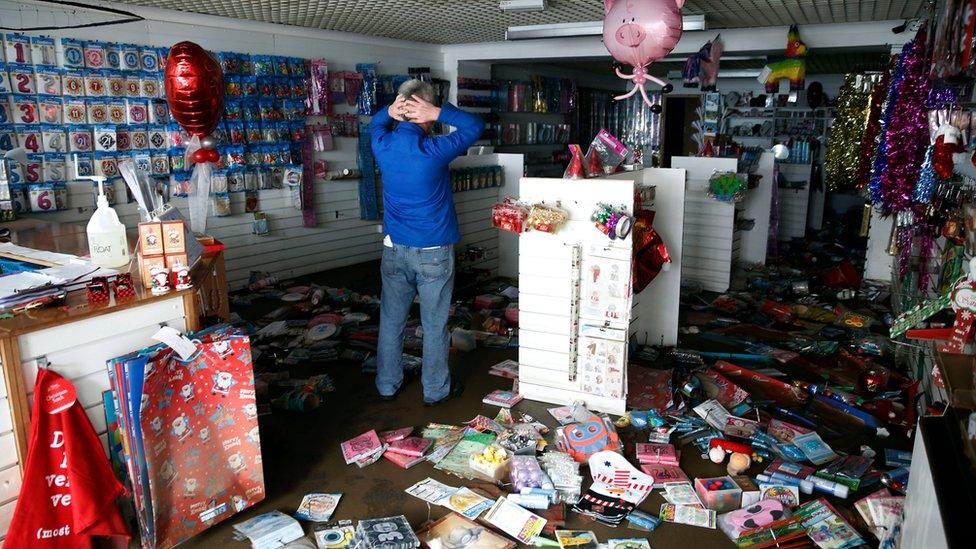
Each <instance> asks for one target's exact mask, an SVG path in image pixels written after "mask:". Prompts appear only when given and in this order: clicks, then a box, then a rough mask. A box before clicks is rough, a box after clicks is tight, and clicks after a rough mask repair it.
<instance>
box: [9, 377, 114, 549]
mask: <svg viewBox="0 0 976 549" xmlns="http://www.w3.org/2000/svg"><path fill="white" fill-rule="evenodd" d="M122 491H123V488H122V485H121V484H120V483H119V481H118V480H117V479H116V478H115V474H114V473H113V472H112V466H111V465H110V463H109V460H108V457H107V456H106V455H105V450H103V449H102V443H101V441H100V440H99V439H98V435H97V434H95V429H94V428H92V425H91V422H90V421H89V419H88V415H87V414H86V413H85V409H84V408H83V407H82V405H81V404H79V403H78V401H77V397H76V393H75V388H74V385H72V384H71V382H70V381H68V380H67V379H65V378H63V377H61V376H60V375H58V374H56V373H54V372H52V371H50V370H46V369H42V370H40V371H39V372H38V374H37V380H36V382H35V384H34V406H33V409H32V413H31V429H30V441H29V446H28V453H27V467H26V468H25V470H24V481H23V484H22V485H21V488H20V497H19V499H18V500H17V508H16V509H15V510H14V516H13V519H12V520H11V522H10V529H9V530H8V531H7V539H6V540H4V546H6V547H44V548H55V547H57V548H61V547H64V548H72V549H75V548H81V547H91V546H92V536H125V537H126V538H128V537H129V531H128V528H126V526H125V523H124V522H123V521H122V517H121V516H120V515H119V510H118V507H117V506H116V505H115V499H116V498H117V497H118V496H119V495H120V494H122Z"/></svg>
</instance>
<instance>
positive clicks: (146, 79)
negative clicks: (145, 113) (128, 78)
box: [139, 73, 160, 99]
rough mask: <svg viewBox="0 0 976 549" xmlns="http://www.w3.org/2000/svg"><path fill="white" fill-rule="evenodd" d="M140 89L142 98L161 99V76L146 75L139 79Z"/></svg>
mask: <svg viewBox="0 0 976 549" xmlns="http://www.w3.org/2000/svg"><path fill="white" fill-rule="evenodd" d="M139 89H140V95H141V96H142V97H146V98H150V99H151V98H156V97H159V90H160V86H159V76H157V75H156V74H155V73H153V74H149V73H144V74H143V75H142V76H141V77H140V78H139Z"/></svg>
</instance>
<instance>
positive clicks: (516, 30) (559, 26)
mask: <svg viewBox="0 0 976 549" xmlns="http://www.w3.org/2000/svg"><path fill="white" fill-rule="evenodd" d="M681 20H682V24H681V28H682V30H686V31H700V30H706V29H707V25H706V24H705V16H704V15H685V16H683V17H682V18H681ZM602 34H603V21H582V22H577V23H554V24H551V25H522V26H516V27H508V30H507V31H505V39H506V40H532V39H536V38H566V37H571V36H600V35H602Z"/></svg>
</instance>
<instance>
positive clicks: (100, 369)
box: [0, 297, 186, 537]
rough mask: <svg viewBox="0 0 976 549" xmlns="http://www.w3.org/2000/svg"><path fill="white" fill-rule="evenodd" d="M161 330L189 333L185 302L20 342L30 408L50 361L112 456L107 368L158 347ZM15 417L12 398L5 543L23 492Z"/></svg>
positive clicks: (0, 451)
mask: <svg viewBox="0 0 976 549" xmlns="http://www.w3.org/2000/svg"><path fill="white" fill-rule="evenodd" d="M161 324H166V325H168V326H171V327H173V328H175V329H177V330H180V331H183V330H185V329H186V320H185V318H184V309H183V298H182V297H173V298H172V299H167V300H163V301H158V302H154V303H150V304H147V305H143V306H140V307H134V308H131V309H126V310H124V311H119V312H116V313H111V314H106V315H101V316H97V317H94V318H90V319H87V320H81V321H78V322H72V323H70V324H63V325H60V326H54V327H51V328H48V329H45V330H40V331H37V332H32V333H29V334H26V335H23V336H20V338H19V343H20V359H21V365H22V367H23V376H24V386H25V387H27V391H28V394H27V400H28V403H29V404H30V405H31V406H32V405H33V397H34V380H35V379H36V377H37V367H38V359H40V358H42V357H43V358H46V359H47V361H48V362H49V363H50V367H51V368H52V369H53V370H54V371H55V372H57V373H59V374H61V375H62V376H64V377H66V378H68V379H69V380H71V382H72V383H73V384H74V385H75V388H76V389H77V391H78V402H80V403H81V405H82V406H83V407H84V408H85V412H86V413H87V414H88V418H89V419H90V420H91V422H92V426H93V427H94V429H95V432H96V433H97V434H98V436H99V438H100V439H101V441H102V446H103V448H104V449H105V451H106V452H108V442H107V438H106V437H107V435H106V425H105V408H104V406H103V405H102V392H104V391H107V390H108V389H109V388H110V387H109V380H108V374H107V370H106V366H105V363H106V361H107V360H109V359H111V358H115V357H117V356H121V355H124V354H126V353H130V352H132V351H135V350H137V349H140V348H142V347H146V346H149V345H152V344H154V343H156V342H155V341H153V340H152V339H151V336H152V334H154V333H156V331H157V330H158V329H159V327H160V325H161ZM2 382H3V380H2V374H0V386H2V387H5V384H3V383H2ZM3 391H6V389H4V390H3ZM9 414H10V406H9V403H8V402H7V398H6V395H3V398H0V537H2V536H3V535H5V534H6V532H7V526H8V525H9V522H10V514H11V513H13V507H14V504H15V503H16V497H17V495H18V493H19V491H20V467H19V464H18V461H17V449H16V445H15V443H14V436H13V432H12V431H11V430H10V417H9Z"/></svg>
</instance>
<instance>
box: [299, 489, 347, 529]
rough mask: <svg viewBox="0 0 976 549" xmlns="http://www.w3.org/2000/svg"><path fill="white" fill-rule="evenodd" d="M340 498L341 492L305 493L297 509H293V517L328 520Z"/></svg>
mask: <svg viewBox="0 0 976 549" xmlns="http://www.w3.org/2000/svg"><path fill="white" fill-rule="evenodd" d="M341 498H342V494H321V493H319V494H305V497H304V498H302V503H301V505H299V506H298V511H295V517H297V518H299V519H302V520H310V521H313V522H329V521H330V520H332V513H334V512H335V510H336V507H338V506H339V500H340V499H341Z"/></svg>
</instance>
